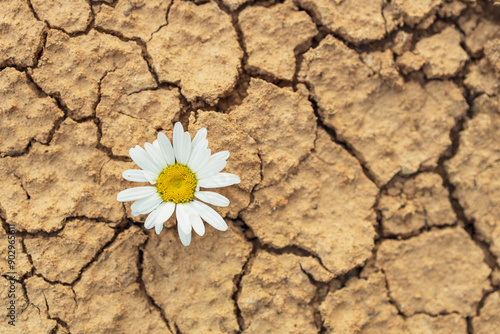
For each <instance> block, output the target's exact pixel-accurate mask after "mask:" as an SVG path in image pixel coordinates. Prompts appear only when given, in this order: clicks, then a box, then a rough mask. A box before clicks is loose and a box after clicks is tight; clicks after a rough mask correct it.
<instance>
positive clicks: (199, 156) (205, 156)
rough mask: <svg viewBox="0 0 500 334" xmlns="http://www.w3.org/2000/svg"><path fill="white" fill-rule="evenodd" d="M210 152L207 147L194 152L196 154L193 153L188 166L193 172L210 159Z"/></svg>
mask: <svg viewBox="0 0 500 334" xmlns="http://www.w3.org/2000/svg"><path fill="white" fill-rule="evenodd" d="M210 153H211V151H210V150H208V149H205V150H201V151H199V153H196V156H194V155H193V161H192V163H190V164H189V165H188V167H189V168H191V170H192V171H193V172H194V173H196V172H198V171H199V170H200V169H202V168H203V166H205V165H206V164H207V162H208V160H210Z"/></svg>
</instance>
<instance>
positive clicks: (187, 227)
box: [175, 204, 192, 234]
mask: <svg viewBox="0 0 500 334" xmlns="http://www.w3.org/2000/svg"><path fill="white" fill-rule="evenodd" d="M175 216H176V217H177V224H178V225H181V229H182V232H184V233H185V234H188V233H191V228H192V226H191V222H190V221H189V216H188V214H187V211H186V209H185V208H184V205H183V204H177V205H176V207H175Z"/></svg>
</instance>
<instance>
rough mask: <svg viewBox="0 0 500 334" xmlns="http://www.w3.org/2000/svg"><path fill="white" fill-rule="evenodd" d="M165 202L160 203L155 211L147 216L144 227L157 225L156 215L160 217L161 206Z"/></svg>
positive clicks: (148, 227)
mask: <svg viewBox="0 0 500 334" xmlns="http://www.w3.org/2000/svg"><path fill="white" fill-rule="evenodd" d="M162 205H163V204H160V206H159V207H157V208H156V209H155V210H153V212H151V213H150V214H149V215H148V217H147V218H146V221H145V222H144V227H145V228H147V229H148V230H149V229H150V228H152V227H153V226H155V220H156V217H158V214H159V213H160V209H161V206H162Z"/></svg>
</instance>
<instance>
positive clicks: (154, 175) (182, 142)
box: [117, 122, 240, 246]
mask: <svg viewBox="0 0 500 334" xmlns="http://www.w3.org/2000/svg"><path fill="white" fill-rule="evenodd" d="M172 142H173V145H171V144H170V141H169V140H168V138H167V136H166V135H165V134H163V133H161V132H160V133H158V140H155V141H154V142H153V144H150V143H146V144H145V145H144V148H145V149H143V148H142V147H140V146H138V145H137V146H136V147H134V148H131V149H130V151H129V153H130V157H131V158H132V160H134V162H135V163H136V164H137V166H139V167H140V168H141V169H130V170H126V171H125V172H123V178H124V179H125V180H128V181H133V182H150V183H151V184H154V185H155V186H148V187H136V188H130V189H126V190H123V191H121V192H120V193H119V194H118V196H117V199H118V201H120V202H128V201H136V202H134V203H133V204H132V207H131V208H132V214H133V215H134V216H138V215H142V214H148V213H149V216H148V217H147V218H146V221H145V222H144V226H145V227H146V228H147V229H150V228H152V227H153V226H154V228H155V231H156V233H157V234H160V232H161V231H162V230H163V223H165V222H166V221H167V220H168V219H169V218H170V217H171V216H172V214H173V213H174V211H175V215H176V218H177V230H178V232H179V237H180V239H181V242H182V244H183V245H184V246H188V245H189V244H190V243H191V230H194V231H195V232H196V233H198V234H199V235H200V236H202V235H203V234H205V225H204V224H203V220H204V221H206V222H207V223H208V224H210V225H212V226H213V227H214V228H216V229H217V230H220V231H225V230H227V224H226V222H225V221H224V219H223V218H222V217H221V216H220V215H219V214H218V213H217V212H216V211H215V210H214V209H212V208H211V207H209V206H208V205H207V204H205V203H208V204H212V205H217V206H222V207H226V206H228V205H229V200H228V199H227V198H226V197H224V196H222V195H221V194H218V193H215V192H211V191H200V188H219V187H227V186H231V185H233V184H237V183H240V178H239V177H238V176H237V175H234V174H229V173H221V171H222V170H223V169H224V167H226V160H227V158H228V157H229V152H228V151H222V152H218V153H215V154H213V155H211V151H210V149H208V140H207V129H205V128H201V129H200V131H198V133H197V134H196V136H195V137H194V139H193V140H192V141H191V136H190V135H189V133H188V132H184V129H183V127H182V124H181V123H179V122H177V123H176V124H175V126H174V133H173V140H172ZM195 198H197V199H198V200H199V201H198V200H196V199H195ZM200 201H201V202H200ZM203 202H205V203H203Z"/></svg>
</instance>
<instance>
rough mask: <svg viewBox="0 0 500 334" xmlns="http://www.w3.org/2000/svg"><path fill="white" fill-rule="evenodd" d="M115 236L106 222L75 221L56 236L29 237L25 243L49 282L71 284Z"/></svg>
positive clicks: (69, 223)
mask: <svg viewBox="0 0 500 334" xmlns="http://www.w3.org/2000/svg"><path fill="white" fill-rule="evenodd" d="M113 235H114V232H113V229H111V228H110V227H108V226H106V224H104V223H99V222H93V221H91V220H88V219H75V220H72V221H70V222H68V223H66V225H65V226H64V230H62V231H61V232H60V233H58V234H57V236H51V237H43V236H41V237H38V238H28V239H26V240H25V241H24V244H25V245H26V250H27V251H28V253H29V254H30V255H31V259H32V260H33V264H34V266H35V268H37V270H38V273H40V274H41V275H42V276H43V277H45V278H46V279H48V280H50V281H58V282H62V283H72V282H73V281H75V280H76V279H77V278H78V275H79V272H80V270H81V269H82V268H83V267H84V265H86V264H87V263H89V262H90V261H91V260H92V259H93V257H94V256H95V255H96V254H97V252H98V251H99V250H100V249H101V248H102V247H103V246H104V245H105V244H106V243H107V242H108V241H110V240H111V238H112V237H113ZM96 236H97V237H96ZM61 252H63V253H64V256H61Z"/></svg>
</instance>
